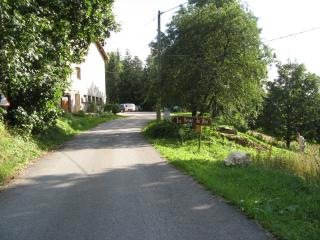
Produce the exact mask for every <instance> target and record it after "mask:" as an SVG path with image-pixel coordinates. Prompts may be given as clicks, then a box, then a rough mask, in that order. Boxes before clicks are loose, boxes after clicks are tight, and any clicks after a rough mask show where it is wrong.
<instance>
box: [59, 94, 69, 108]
mask: <svg viewBox="0 0 320 240" xmlns="http://www.w3.org/2000/svg"><path fill="white" fill-rule="evenodd" d="M61 108H62V109H63V110H64V111H66V112H71V101H70V95H67V96H64V97H62V98H61Z"/></svg>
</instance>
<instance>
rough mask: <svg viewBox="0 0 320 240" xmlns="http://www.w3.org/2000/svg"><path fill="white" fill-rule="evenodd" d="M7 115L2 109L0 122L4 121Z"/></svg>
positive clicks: (0, 109) (0, 110)
mask: <svg viewBox="0 0 320 240" xmlns="http://www.w3.org/2000/svg"><path fill="white" fill-rule="evenodd" d="M6 114H7V110H5V109H3V108H1V107H0V122H3V121H4V118H5V116H6Z"/></svg>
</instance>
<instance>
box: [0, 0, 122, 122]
mask: <svg viewBox="0 0 320 240" xmlns="http://www.w3.org/2000/svg"><path fill="white" fill-rule="evenodd" d="M112 4H113V0H78V1H60V0H50V1H37V0H21V1H8V0H4V1H0V46H1V48H0V79H1V80H0V91H1V92H2V93H3V94H4V95H5V96H6V97H7V98H8V100H9V101H10V103H11V105H10V107H9V109H8V115H7V116H8V118H9V119H8V120H9V123H11V124H13V125H17V124H20V123H21V121H20V120H21V119H22V118H23V119H22V120H23V121H22V122H28V121H29V123H30V124H29V127H30V128H33V127H34V128H41V127H44V126H46V125H48V124H50V123H52V122H53V120H55V119H56V117H57V114H56V113H57V108H56V105H57V104H58V101H59V98H60V96H61V95H62V92H63V91H64V89H65V88H66V86H67V84H68V81H67V78H68V75H69V74H70V64H71V63H78V62H81V61H82V60H83V58H84V56H85V54H86V52H87V50H88V47H89V45H90V44H91V43H92V42H95V41H102V40H104V39H105V38H106V37H108V36H109V35H110V31H112V30H114V29H116V28H117V25H116V23H115V21H114V16H113V13H112ZM23 116H24V117H23ZM18 118H19V119H20V120H19V119H18ZM33 123H35V124H33ZM26 124H27V123H26ZM36 125H38V126H36Z"/></svg>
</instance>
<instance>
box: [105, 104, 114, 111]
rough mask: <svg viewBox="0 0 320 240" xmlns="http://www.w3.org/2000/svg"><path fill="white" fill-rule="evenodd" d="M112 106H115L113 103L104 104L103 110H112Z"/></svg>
mask: <svg viewBox="0 0 320 240" xmlns="http://www.w3.org/2000/svg"><path fill="white" fill-rule="evenodd" d="M112 106H113V104H110V103H107V104H105V105H104V108H103V110H104V111H105V112H111V111H112Z"/></svg>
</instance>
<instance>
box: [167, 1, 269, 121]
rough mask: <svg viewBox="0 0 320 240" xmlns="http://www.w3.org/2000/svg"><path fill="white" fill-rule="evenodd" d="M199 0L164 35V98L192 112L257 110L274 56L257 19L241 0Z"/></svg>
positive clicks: (231, 113) (251, 112) (245, 112)
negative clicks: (264, 39) (262, 34)
mask: <svg viewBox="0 0 320 240" xmlns="http://www.w3.org/2000/svg"><path fill="white" fill-rule="evenodd" d="M197 2H198V3H199V4H191V5H189V6H188V7H187V8H182V9H181V10H180V11H179V12H178V14H177V15H176V16H174V17H173V20H172V22H171V23H170V24H169V29H168V31H167V34H166V36H164V37H163V39H162V44H163V46H164V51H163V52H162V58H161V60H162V70H163V71H162V83H161V86H162V92H163V93H165V94H164V96H163V98H164V102H165V103H166V101H168V102H169V103H172V101H174V102H176V103H180V104H181V105H185V106H186V107H188V108H189V109H191V110H192V112H193V114H195V113H196V112H197V111H200V112H205V111H210V112H212V114H213V115H214V116H217V115H221V114H223V115H225V116H230V117H231V118H234V117H235V116H241V118H244V119H245V118H248V117H250V116H252V115H255V114H256V113H257V108H258V107H259V105H261V103H262V93H263V91H262V84H261V80H262V79H264V78H266V76H267V64H268V61H269V59H270V58H269V57H270V55H269V51H268V49H267V48H266V47H265V46H264V45H263V44H262V43H261V40H260V30H259V28H258V27H257V19H256V18H255V17H254V16H253V14H252V13H251V12H250V11H249V10H247V9H245V8H244V7H242V6H241V5H240V4H238V3H237V1H224V4H217V3H218V1H205V3H203V4H200V2H199V1H197ZM220 2H223V1H220ZM169 103H167V104H169Z"/></svg>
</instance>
